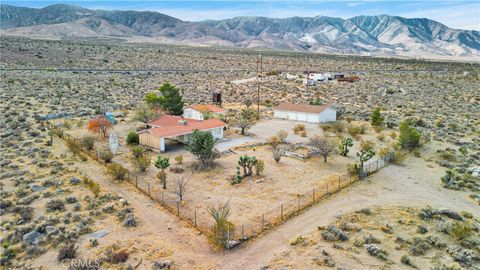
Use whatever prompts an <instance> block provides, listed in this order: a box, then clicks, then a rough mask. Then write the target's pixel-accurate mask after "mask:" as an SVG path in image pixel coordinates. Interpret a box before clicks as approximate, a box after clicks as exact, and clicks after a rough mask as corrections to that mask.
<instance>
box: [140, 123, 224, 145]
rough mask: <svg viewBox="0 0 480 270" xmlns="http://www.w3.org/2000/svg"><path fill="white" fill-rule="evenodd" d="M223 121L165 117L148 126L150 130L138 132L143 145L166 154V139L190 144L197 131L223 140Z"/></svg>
mask: <svg viewBox="0 0 480 270" xmlns="http://www.w3.org/2000/svg"><path fill="white" fill-rule="evenodd" d="M226 125H227V124H225V122H223V121H222V120H219V119H216V118H210V119H206V120H196V119H191V118H184V117H182V116H174V115H163V116H161V117H160V118H158V119H155V120H153V121H150V122H149V123H148V124H147V127H148V129H145V130H142V131H139V132H138V138H139V142H140V144H141V145H144V146H146V147H149V148H153V149H157V150H160V151H161V152H165V139H171V140H174V141H178V142H180V143H188V142H189V141H190V139H191V136H192V133H193V132H194V131H195V130H201V131H205V130H207V131H210V132H211V133H212V135H213V138H214V139H216V140H219V139H222V138H223V128H224V127H226Z"/></svg>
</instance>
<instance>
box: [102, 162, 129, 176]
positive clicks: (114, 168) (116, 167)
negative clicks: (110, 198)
mask: <svg viewBox="0 0 480 270" xmlns="http://www.w3.org/2000/svg"><path fill="white" fill-rule="evenodd" d="M107 169H108V173H109V174H110V175H111V176H112V177H113V179H114V180H125V179H126V177H127V174H128V170H127V169H125V168H124V167H123V166H122V165H120V164H117V163H112V164H109V165H108V166H107Z"/></svg>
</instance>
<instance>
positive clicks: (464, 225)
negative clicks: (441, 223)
mask: <svg viewBox="0 0 480 270" xmlns="http://www.w3.org/2000/svg"><path fill="white" fill-rule="evenodd" d="M448 233H449V234H450V235H452V236H454V237H455V238H457V239H459V240H462V239H465V238H468V237H469V236H470V235H472V234H473V229H472V225H471V224H470V223H469V222H462V221H457V222H455V223H453V224H452V226H451V227H450V229H449V231H448Z"/></svg>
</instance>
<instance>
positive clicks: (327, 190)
mask: <svg viewBox="0 0 480 270" xmlns="http://www.w3.org/2000/svg"><path fill="white" fill-rule="evenodd" d="M327 195H328V183H327Z"/></svg>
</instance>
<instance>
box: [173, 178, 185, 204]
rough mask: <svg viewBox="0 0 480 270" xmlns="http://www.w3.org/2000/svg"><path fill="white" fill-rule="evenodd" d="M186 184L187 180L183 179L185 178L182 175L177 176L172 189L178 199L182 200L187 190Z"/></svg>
mask: <svg viewBox="0 0 480 270" xmlns="http://www.w3.org/2000/svg"><path fill="white" fill-rule="evenodd" d="M187 185H188V180H185V178H183V177H181V178H177V180H176V183H175V190H174V191H173V194H176V195H177V196H178V199H179V200H180V201H182V200H183V196H184V195H185V193H186V192H187Z"/></svg>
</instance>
